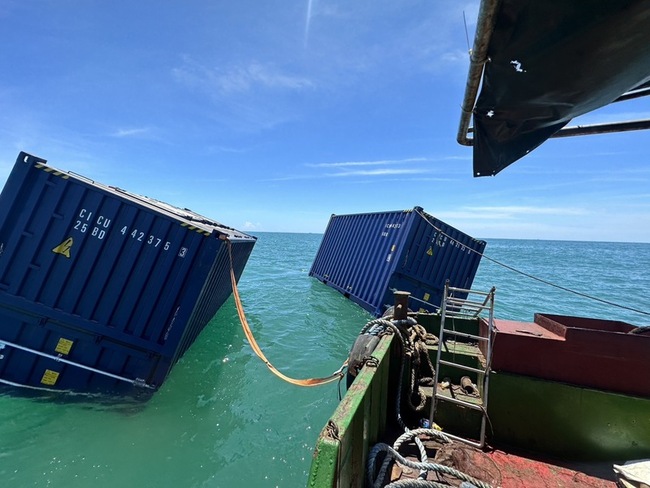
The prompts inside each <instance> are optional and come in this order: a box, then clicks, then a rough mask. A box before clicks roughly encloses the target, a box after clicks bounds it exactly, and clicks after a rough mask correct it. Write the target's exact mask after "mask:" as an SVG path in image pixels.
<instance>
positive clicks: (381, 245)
mask: <svg viewBox="0 0 650 488" xmlns="http://www.w3.org/2000/svg"><path fill="white" fill-rule="evenodd" d="M484 249H485V241H481V240H477V239H474V238H473V237H471V236H469V235H467V234H464V233H463V232H461V231H459V230H457V229H455V228H454V227H452V226H450V225H448V224H446V223H444V222H442V221H441V220H438V219H437V218H435V217H433V216H432V215H429V214H427V213H426V212H424V210H423V209H422V208H421V207H415V208H413V209H412V210H400V211H391V212H377V213H365V214H352V215H332V216H331V218H330V221H329V224H328V225H327V229H326V231H325V234H324V236H323V241H322V242H321V245H320V248H319V250H318V253H317V255H316V258H315V259H314V263H313V264H312V267H311V270H310V272H309V275H310V276H314V277H316V278H318V279H319V280H320V281H322V282H323V283H325V284H326V285H328V286H331V287H332V288H334V289H336V290H338V291H339V292H341V293H342V294H343V295H345V296H346V297H348V298H350V299H351V300H353V301H355V302H356V303H358V304H359V305H361V306H362V307H363V308H365V309H366V310H368V311H369V312H370V313H372V314H373V315H375V316H381V315H382V314H383V313H384V312H385V310H386V309H387V308H388V307H389V306H391V305H392V302H393V292H394V291H395V290H400V291H408V292H410V293H411V301H410V303H409V308H411V309H413V310H422V311H429V312H437V311H438V308H439V307H440V303H441V300H442V295H443V292H444V286H445V282H446V281H447V280H448V281H449V283H450V285H451V286H453V287H458V288H464V289H469V288H470V287H471V285H472V282H473V281H474V276H475V275H476V270H477V269H478V265H479V263H480V260H481V257H482V253H483V250H484Z"/></svg>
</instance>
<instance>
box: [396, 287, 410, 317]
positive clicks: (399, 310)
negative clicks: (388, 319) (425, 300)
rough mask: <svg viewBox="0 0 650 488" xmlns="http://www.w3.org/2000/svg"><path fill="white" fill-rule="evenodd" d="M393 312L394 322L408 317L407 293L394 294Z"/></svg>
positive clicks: (408, 294)
mask: <svg viewBox="0 0 650 488" xmlns="http://www.w3.org/2000/svg"><path fill="white" fill-rule="evenodd" d="M394 296H395V310H394V312H393V318H394V319H395V320H405V319H406V318H407V317H408V315H407V314H408V309H409V297H410V296H411V294H410V293H409V292H408V291H396V292H395V295H394Z"/></svg>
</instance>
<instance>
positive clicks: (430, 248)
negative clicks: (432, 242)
mask: <svg viewBox="0 0 650 488" xmlns="http://www.w3.org/2000/svg"><path fill="white" fill-rule="evenodd" d="M427 254H428V255H429V256H433V248H432V247H429V249H428V250H427Z"/></svg>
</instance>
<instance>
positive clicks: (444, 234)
mask: <svg viewBox="0 0 650 488" xmlns="http://www.w3.org/2000/svg"><path fill="white" fill-rule="evenodd" d="M416 212H417V213H418V215H420V217H422V218H423V219H424V220H425V221H426V222H427V223H428V224H429V225H430V226H431V227H433V228H434V229H435V230H436V231H438V232H440V233H441V234H442V235H443V236H445V237H447V238H448V239H450V240H451V241H453V242H456V243H458V244H460V245H464V244H463V243H462V242H460V241H458V240H456V239H454V238H453V237H451V236H450V235H449V234H446V233H445V232H443V231H442V230H441V229H439V228H438V227H436V226H435V225H433V224H432V223H431V222H430V221H429V219H428V218H427V217H426V216H425V215H422V212H420V211H419V210H416ZM464 246H465V247H466V248H467V249H468V250H469V251H470V252H473V253H474V254H478V255H479V256H481V257H482V258H484V259H487V260H488V261H491V262H493V263H494V264H497V265H499V266H502V267H503V268H506V269H507V270H510V271H512V272H514V273H518V274H520V275H522V276H525V277H526V278H530V279H531V280H535V281H539V282H540V283H543V284H545V285H548V286H551V287H554V288H557V289H559V290H562V291H565V292H567V293H573V294H574V295H577V296H580V297H583V298H587V299H588V300H594V301H596V302H600V303H603V304H605V305H609V306H611V307H617V308H620V309H623V310H629V311H630V312H635V313H639V314H642V315H649V316H650V312H647V311H645V310H639V309H638V308H634V307H628V306H627V305H621V304H620V303H616V302H610V301H609V300H604V299H602V298H598V297H595V296H593V295H588V294H586V293H582V292H579V291H576V290H572V289H570V288H566V287H564V286H561V285H558V284H556V283H552V282H550V281H547V280H544V279H542V278H539V277H537V276H534V275H531V274H529V273H526V272H524V271H521V270H519V269H517V268H513V267H512V266H508V265H507V264H505V263H502V262H500V261H497V260H496V259H493V258H491V257H489V256H486V255H485V254H483V253H480V252H478V251H476V250H474V249H472V248H470V247H468V246H466V245H464Z"/></svg>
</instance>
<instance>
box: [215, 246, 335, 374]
mask: <svg viewBox="0 0 650 488" xmlns="http://www.w3.org/2000/svg"><path fill="white" fill-rule="evenodd" d="M224 240H225V241H226V244H227V246H228V257H229V258H230V281H231V283H232V294H233V297H234V298H235V304H236V306H237V315H239V321H240V322H241V325H242V329H244V334H245V335H246V339H248V343H249V344H250V345H251V348H252V349H253V351H255V354H257V357H259V358H260V359H261V360H262V361H263V362H264V363H265V364H266V366H267V367H268V368H269V369H270V370H271V372H272V373H273V374H274V375H276V376H277V377H278V378H281V379H283V380H284V381H286V382H287V383H291V384H293V385H298V386H319V385H324V384H327V383H331V382H333V381H338V380H340V379H341V378H343V376H345V373H344V371H345V368H346V367H347V363H348V362H347V360H346V361H345V362H344V363H343V364H342V365H341V367H340V368H339V369H338V370H337V371H335V372H334V373H332V374H331V375H329V376H327V377H325V378H308V379H296V378H291V377H289V376H287V375H285V374H283V373H282V372H280V371H279V370H278V369H277V368H276V367H275V366H273V364H271V362H270V361H269V360H268V359H267V358H266V356H265V355H264V353H263V352H262V349H261V348H260V346H259V345H258V344H257V341H256V340H255V337H254V336H253V332H252V331H251V328H250V326H249V325H248V320H246V314H245V312H244V307H243V305H242V302H241V298H240V297H239V291H238V290H237V278H235V267H234V264H233V259H232V244H231V242H230V240H229V239H227V238H226V239H224Z"/></svg>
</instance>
